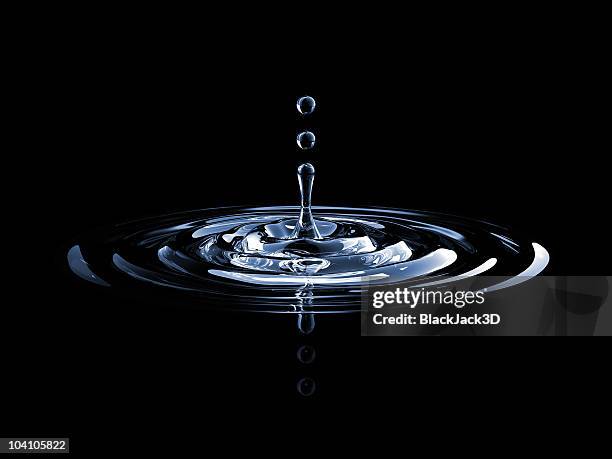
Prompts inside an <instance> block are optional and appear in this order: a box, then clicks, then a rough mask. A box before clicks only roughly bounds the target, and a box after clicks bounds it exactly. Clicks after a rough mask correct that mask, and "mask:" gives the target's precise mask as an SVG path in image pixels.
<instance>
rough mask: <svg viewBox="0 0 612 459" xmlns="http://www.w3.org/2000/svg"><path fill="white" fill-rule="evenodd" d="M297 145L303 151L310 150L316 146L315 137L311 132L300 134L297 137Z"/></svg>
mask: <svg viewBox="0 0 612 459" xmlns="http://www.w3.org/2000/svg"><path fill="white" fill-rule="evenodd" d="M297 144H298V146H299V147H300V148H301V149H302V150H310V149H311V148H312V147H314V144H315V135H314V134H313V133H312V132H310V131H304V132H300V133H299V134H298V136H297Z"/></svg>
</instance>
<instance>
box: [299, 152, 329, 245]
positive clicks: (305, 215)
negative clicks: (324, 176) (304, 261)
mask: <svg viewBox="0 0 612 459" xmlns="http://www.w3.org/2000/svg"><path fill="white" fill-rule="evenodd" d="M297 173H298V182H299V184H300V195H301V209H300V218H299V220H298V221H297V223H296V224H295V229H294V230H293V234H292V238H293V239H302V238H305V239H322V238H321V234H320V233H319V230H318V229H317V225H316V223H315V221H314V217H313V216H312V209H311V207H310V206H311V198H312V185H313V183H314V178H315V168H314V166H313V165H312V164H310V163H306V164H302V165H301V166H300V167H298V170H297Z"/></svg>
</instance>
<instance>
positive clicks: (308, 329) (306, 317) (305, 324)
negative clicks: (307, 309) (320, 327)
mask: <svg viewBox="0 0 612 459" xmlns="http://www.w3.org/2000/svg"><path fill="white" fill-rule="evenodd" d="M297 326H298V330H300V332H301V333H302V334H303V335H310V334H311V333H312V332H313V330H314V328H315V317H314V314H310V313H302V314H298V320H297Z"/></svg>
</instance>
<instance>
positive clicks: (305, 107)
mask: <svg viewBox="0 0 612 459" xmlns="http://www.w3.org/2000/svg"><path fill="white" fill-rule="evenodd" d="M316 106H317V103H316V102H315V100H314V99H313V98H312V97H310V96H304V97H300V98H299V99H298V101H297V109H298V112H300V113H301V114H302V115H310V114H311V113H312V112H314V109H315V107H316Z"/></svg>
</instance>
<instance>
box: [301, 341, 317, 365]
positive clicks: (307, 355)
mask: <svg viewBox="0 0 612 459" xmlns="http://www.w3.org/2000/svg"><path fill="white" fill-rule="evenodd" d="M316 356H317V352H316V351H315V348H314V347H312V346H309V345H304V346H301V347H300V348H299V349H298V351H297V358H298V360H299V361H300V362H302V363H305V364H309V363H312V362H314V359H315V357H316Z"/></svg>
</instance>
